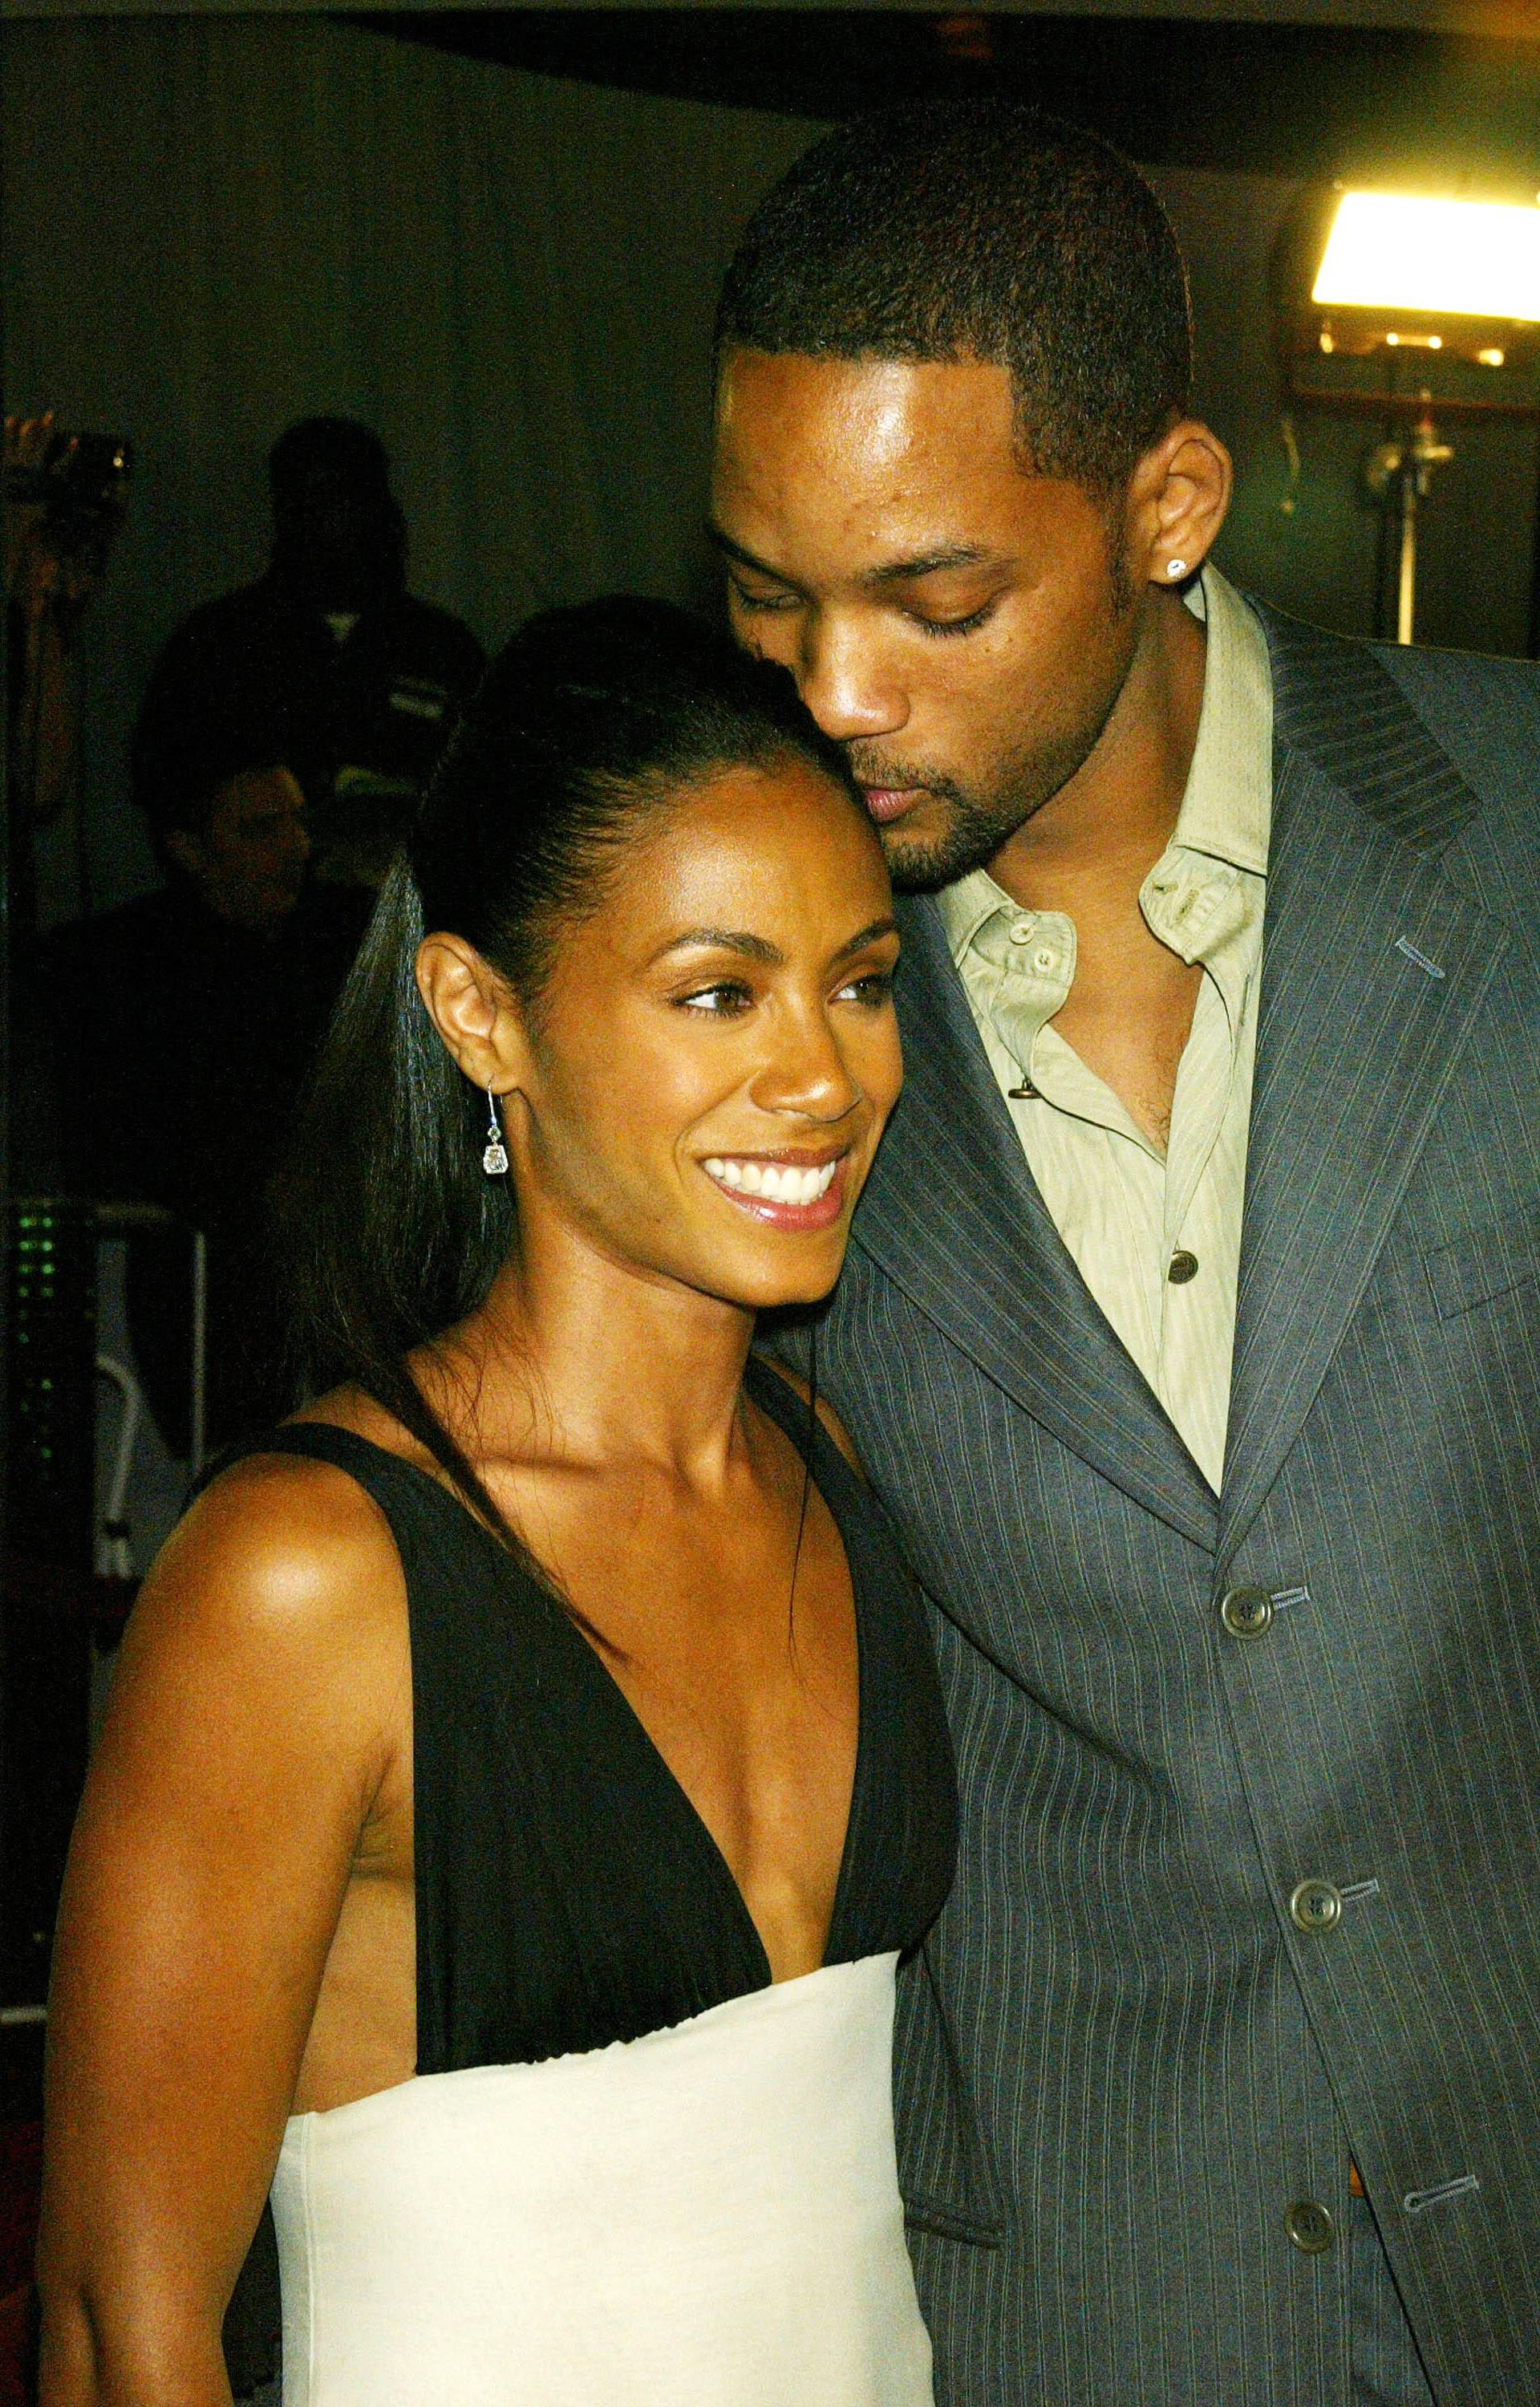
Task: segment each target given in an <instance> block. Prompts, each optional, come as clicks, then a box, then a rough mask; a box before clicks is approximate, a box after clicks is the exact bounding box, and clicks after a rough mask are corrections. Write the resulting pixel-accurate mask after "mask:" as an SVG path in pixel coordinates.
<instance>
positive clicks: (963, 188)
mask: <svg viewBox="0 0 1540 2407" xmlns="http://www.w3.org/2000/svg"><path fill="white" fill-rule="evenodd" d="M716 339H717V349H718V355H719V356H720V354H721V352H722V351H723V350H725V349H734V348H737V347H740V346H742V347H744V348H747V349H753V350H761V351H770V352H788V351H796V352H802V353H805V354H809V355H811V356H812V357H813V358H815V359H838V360H904V361H924V360H957V359H965V358H968V357H972V358H976V359H980V360H985V361H989V362H991V363H994V364H995V365H996V366H999V367H1004V368H1009V370H1010V376H1011V379H1012V383H1013V386H1014V390H1015V414H1016V430H1017V437H1018V441H1019V444H1020V446H1021V449H1022V450H1023V451H1024V454H1025V456H1026V458H1027V459H1028V460H1029V462H1030V463H1031V465H1032V466H1033V467H1034V468H1035V469H1037V470H1038V471H1039V472H1040V473H1041V474H1043V475H1047V476H1055V477H1068V478H1070V479H1072V480H1073V481H1074V482H1075V483H1078V484H1081V485H1084V486H1088V487H1090V488H1091V489H1092V490H1093V491H1098V492H1110V491H1116V490H1118V489H1120V488H1121V487H1122V486H1123V485H1124V484H1125V483H1126V481H1127V479H1128V477H1129V476H1130V474H1131V473H1132V471H1133V468H1134V465H1135V463H1136V462H1137V460H1138V459H1139V458H1140V457H1141V456H1142V455H1143V453H1144V452H1145V451H1147V450H1148V449H1149V448H1150V446H1151V444H1152V443H1154V442H1156V441H1157V440H1158V439H1159V437H1160V436H1161V435H1162V434H1164V433H1165V432H1166V429H1167V427H1169V426H1171V425H1173V424H1174V423H1175V422H1176V420H1178V419H1179V418H1180V417H1182V416H1183V415H1185V413H1186V411H1187V409H1188V407H1189V406H1190V396H1191V390H1192V377H1193V340H1192V320H1191V312H1190V306H1189V302H1188V292H1187V277H1186V271H1185V269H1184V267H1183V264H1182V258H1181V252H1180V249H1179V248H1178V245H1177V238H1176V235H1175V233H1174V232H1173V230H1172V226H1171V222H1170V220H1169V219H1168V218H1167V216H1166V211H1165V209H1164V207H1162V205H1161V203H1160V201H1159V200H1158V199H1157V198H1156V196H1155V194H1154V192H1152V191H1151V188H1150V186H1149V184H1148V183H1147V182H1146V181H1145V179H1144V178H1143V176H1141V175H1140V173H1139V171H1138V169H1137V167H1136V166H1134V165H1133V164H1131V162H1130V161H1128V160H1127V159H1125V158H1124V157H1123V154H1122V152H1121V151H1118V150H1113V148H1112V147H1111V145H1110V144H1109V143H1107V142H1103V141H1102V140H1101V139H1100V138H1099V137H1098V136H1097V135H1094V134H1088V133H1086V132H1085V131H1084V130H1083V128H1081V127H1080V126H1078V125H1070V124H1068V123H1067V122H1066V121H1064V120H1062V119H1060V118H1054V117H1049V116H1046V115H1044V114H1043V113H1042V112H1041V111H1040V110H1038V109H1033V108H1025V107H1020V106H1018V105H1017V104H1015V103H1013V102H1010V101H1001V100H980V101H954V102H939V103H935V104H931V105H926V106H922V107H909V108H899V109H893V110H891V111H887V112H885V113H883V115H881V116H876V117H869V118H860V119H857V120H856V121H855V122H854V123H852V124H849V125H843V126H840V127H838V128H836V130H835V131H834V132H833V133H832V134H829V135H826V136H825V137H824V139H823V140H822V141H821V142H817V143H815V144H814V145H813V147H812V150H809V151H807V152H806V153H805V154H804V156H803V157H802V158H801V159H799V160H798V163H797V164H796V165H795V166H794V167H793V168H792V169H791V171H790V173H789V174H788V175H786V176H784V177H783V178H782V180H781V182H780V183H779V184H777V185H776V187H775V189H774V190H773V192H770V194H769V195H768V197H767V198H766V199H765V200H763V201H762V202H761V203H760V205H759V207H758V208H757V209H756V211H755V214H754V216H753V217H752V219H751V220H750V221H749V224H748V227H747V229H746V231H745V233H744V235H743V238H742V242H741V243H740V244H739V247H738V250H737V253H736V255H735V257H734V259H733V262H732V264H731V266H730V267H729V268H728V277H727V281H726V284H725V285H724V288H723V292H722V302H721V307H720V309H719V312H718V315H717V325H716Z"/></svg>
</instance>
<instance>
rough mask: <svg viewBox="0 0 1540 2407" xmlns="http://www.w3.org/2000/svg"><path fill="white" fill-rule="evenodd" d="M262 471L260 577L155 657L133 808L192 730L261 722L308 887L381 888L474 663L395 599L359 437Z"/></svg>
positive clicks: (413, 605) (395, 546) (328, 441)
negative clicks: (197, 725)
mask: <svg viewBox="0 0 1540 2407" xmlns="http://www.w3.org/2000/svg"><path fill="white" fill-rule="evenodd" d="M268 470H269V476H270V478H271V482H272V489H273V524H274V540H273V557H272V561H271V563H270V564H269V566H268V569H267V573H266V575H265V576H264V577H261V578H260V579H259V580H258V582H257V583H256V584H255V585H248V586H246V587H244V588H243V589H242V590H241V591H239V592H236V593H228V594H226V595H224V596H223V598H222V599H221V600H219V601H217V602H210V603H205V605H203V607H202V608H200V609H197V610H194V611H193V613H192V615H191V618H190V619H187V620H184V622H183V624H182V625H181V626H180V627H179V628H178V629H177V632H176V634H174V635H173V636H172V638H171V640H170V642H169V643H168V644H167V646H166V648H165V650H164V651H163V652H162V656H161V658H160V660H159V661H158V662H157V663H156V666H155V669H154V671H153V673H152V676H151V677H150V682H149V685H148V690H147V691H146V695H145V700H144V705H143V707H142V709H141V711H140V715H139V723H138V727H137V730H136V732H135V735H134V792H135V796H136V798H137V799H138V800H139V801H140V803H141V804H142V805H144V806H145V807H146V808H147V809H152V808H153V807H154V804H153V796H154V790H155V788H156V787H157V785H158V784H159V783H160V782H161V779H162V760H163V759H164V758H165V757H166V756H167V755H168V754H169V756H170V757H171V758H172V760H173V761H175V759H176V757H177V753H178V752H179V750H180V748H181V747H182V745H183V743H184V741H185V734H186V730H187V727H188V724H189V720H190V718H196V719H198V720H200V721H201V722H202V723H204V724H206V725H207V726H208V727H209V728H210V729H211V730H217V729H218V728H219V726H221V725H223V726H227V727H234V726H243V725H250V724H252V723H253V721H256V720H262V721H265V722H266V723H268V724H270V725H272V726H274V727H275V728H276V730H277V731H278V733H279V738H280V742H281V745H282V751H283V758H284V759H285V761H287V762H288V763H289V765H290V767H291V768H292V770H293V772H294V774H295V776H297V777H298V778H299V781H300V784H301V786H302V787H303V788H304V793H305V798H306V800H307V802H308V804H309V805H310V810H311V815H312V822H313V826H312V833H313V836H314V840H315V845H316V864H315V868H316V875H317V876H318V877H319V878H321V879H322V880H324V881H326V882H330V883H332V884H348V883H353V884H359V885H365V886H377V885H378V883H379V881H380V879H381V877H382V876H384V873H385V869H386V867H387V866H388V864H389V858H390V855H391V854H392V852H393V851H394V849H395V847H396V844H397V841H398V840H399V837H400V834H401V832H402V829H403V826H404V824H405V821H406V819H407V818H408V816H409V815H410V811H411V806H412V804H413V802H414V800H415V798H416V797H417V794H418V793H419V792H420V791H421V789H422V787H423V785H424V783H425V782H426V780H427V777H428V776H429V773H430V771H431V768H432V766H433V763H434V762H435V761H436V760H437V759H438V757H439V754H440V752H441V751H442V750H443V748H444V746H445V743H446V741H447V740H448V737H449V735H450V733H451V732H452V730H453V727H454V723H455V720H456V719H457V717H458V715H459V708H460V706H461V705H462V704H463V703H464V702H465V701H466V699H467V697H468V696H469V695H470V693H471V692H472V691H473V689H474V687H475V686H476V684H477V683H478V681H479V679H480V676H481V671H482V667H483V665H484V662H483V655H482V650H481V647H480V645H479V644H478V643H477V642H476V639H475V637H474V636H473V634H471V632H470V630H469V628H467V627H465V626H463V625H462V624H461V622H460V620H458V619H456V618H453V617H451V616H450V614H449V612H448V611H446V610H440V609H437V608H435V607H434V605H432V604H431V603H428V602H421V601H418V600H417V598H416V597H415V596H414V595H412V594H409V593H408V592H407V591H406V530H405V521H404V520H403V516H402V512H401V508H400V506H399V504H398V503H397V501H396V499H395V496H394V495H393V493H392V492H391V491H390V463H389V458H388V457H387V454H386V450H385V447H384V445H383V444H382V443H381V441H380V439H379V437H378V435H377V434H374V432H373V431H372V430H371V429H370V428H369V427H367V426H361V425H360V424H359V423H358V422H357V421H356V420H353V419H350V418H306V419H302V420H300V421H299V422H298V424H296V425H294V426H290V428H288V430H287V431H286V432H285V433H284V434H280V436H279V437H278V440H277V441H276V444H275V445H274V447H273V449H272V452H271V454H270V456H269V460H268Z"/></svg>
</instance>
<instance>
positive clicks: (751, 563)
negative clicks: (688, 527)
mask: <svg viewBox="0 0 1540 2407" xmlns="http://www.w3.org/2000/svg"><path fill="white" fill-rule="evenodd" d="M706 541H707V542H708V543H709V544H710V545H711V546H712V547H713V549H714V550H716V551H723V552H726V554H727V556H728V559H729V560H736V561H737V563H738V564H739V566H740V568H752V569H755V570H756V571H757V573H758V575H759V576H761V577H778V578H780V581H781V582H782V584H785V583H786V582H787V581H788V580H787V579H786V578H784V577H781V572H780V570H779V569H778V568H771V566H770V563H769V562H768V561H764V560H756V558H755V556H754V554H753V552H752V551H745V549H744V548H743V546H742V544H741V543H734V541H733V539H732V537H731V535H730V534H727V533H726V532H725V530H724V529H723V528H721V527H719V526H718V525H717V523H716V520H714V519H708V520H706Z"/></svg>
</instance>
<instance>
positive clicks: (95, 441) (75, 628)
mask: <svg viewBox="0 0 1540 2407" xmlns="http://www.w3.org/2000/svg"><path fill="white" fill-rule="evenodd" d="M127 479H128V446H127V445H126V444H122V443H119V442H117V440H116V439H115V438H113V437H110V436H102V435H89V434H87V435H81V434H66V433H64V431H63V430H62V429H61V428H60V427H59V426H58V425H57V424H56V422H55V419H54V413H53V412H52V410H44V411H42V412H40V413H39V414H38V415H36V416H34V417H26V418H22V417H10V418H7V420H6V435H5V577H6V680H7V728H6V769H7V797H8V799H7V830H6V847H7V864H8V873H9V883H8V908H9V980H8V989H9V990H8V994H7V997H6V998H5V1000H6V1003H7V1008H8V1013H9V1033H10V1103H11V1112H10V1147H11V1161H10V1168H11V1180H12V1184H13V1186H14V1187H15V1188H17V1189H19V1190H20V1191H21V1192H28V1191H41V1190H43V1189H48V1188H51V1187H54V1186H56V1185H57V1184H58V1175H59V1163H58V1160H57V1157H56V1155H55V1153H54V1151H53V1149H52V1147H51V1144H50V1139H51V1134H52V1130H53V1126H54V1118H55V1116H54V1112H53V1109H52V1102H51V1095H52V1089H51V1075H52V1072H51V1063H50V1056H49V1024H48V1017H47V1014H46V1012H45V1011H44V1010H43V1009H41V1008H40V1007H39V1004H40V998H39V995H38V990H37V983H36V978H35V969H36V944H37V933H38V928H37V879H36V868H35V851H34V847H35V835H36V831H37V830H38V828H40V827H46V826H48V825H49V823H50V822H52V821H53V820H55V819H58V818H59V816H60V814H61V812H62V811H63V810H64V808H65V806H66V805H67V803H68V801H69V798H70V794H71V792H72V790H73V787H74V782H75V763H76V755H77V749H78V701H77V694H76V677H75V648H76V638H77V635H78V632H79V627H80V622H81V620H82V619H83V617H84V615H85V612H86V610H87V608H88V606H89V605H90V603H91V601H92V597H93V596H94V594H95V592H96V590H97V588H98V586H99V585H100V583H101V581H102V577H103V576H104V574H105V572H106V565H107V562H108V559H109V558H110V556H111V552H112V547H113V544H114V542H115V540H116V538H117V534H118V529H119V527H120V524H121V523H122V514H123V506H124V504H125V502H126V500H127Z"/></svg>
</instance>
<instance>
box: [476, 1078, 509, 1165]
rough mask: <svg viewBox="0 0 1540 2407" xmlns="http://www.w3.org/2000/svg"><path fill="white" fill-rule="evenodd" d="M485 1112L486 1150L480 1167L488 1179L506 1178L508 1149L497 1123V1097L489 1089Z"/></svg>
mask: <svg viewBox="0 0 1540 2407" xmlns="http://www.w3.org/2000/svg"><path fill="white" fill-rule="evenodd" d="M487 1114H488V1118H487V1150H486V1151H485V1153H484V1154H483V1155H482V1157H481V1166H482V1168H483V1170H485V1172H486V1173H487V1177H488V1178H506V1176H507V1175H508V1148H507V1147H506V1146H505V1145H504V1144H503V1142H502V1128H501V1127H500V1125H499V1123H498V1116H497V1097H496V1096H495V1095H494V1094H493V1092H492V1090H491V1089H490V1087H488V1088H487Z"/></svg>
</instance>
